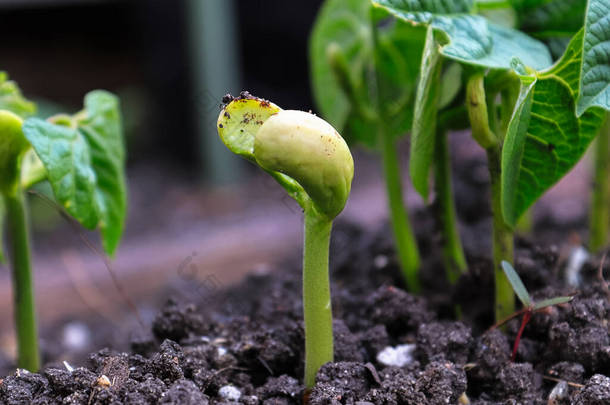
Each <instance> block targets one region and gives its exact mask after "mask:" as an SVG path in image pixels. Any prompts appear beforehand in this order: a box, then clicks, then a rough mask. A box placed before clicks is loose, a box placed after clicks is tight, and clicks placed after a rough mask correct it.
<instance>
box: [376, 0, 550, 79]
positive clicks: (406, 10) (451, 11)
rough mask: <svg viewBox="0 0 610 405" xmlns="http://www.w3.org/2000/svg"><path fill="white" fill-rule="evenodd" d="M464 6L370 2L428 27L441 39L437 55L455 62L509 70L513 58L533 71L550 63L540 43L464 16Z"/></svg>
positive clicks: (399, 0) (390, 0)
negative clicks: (442, 39) (532, 68)
mask: <svg viewBox="0 0 610 405" xmlns="http://www.w3.org/2000/svg"><path fill="white" fill-rule="evenodd" d="M468 3H469V2H439V1H432V0H431V1H416V0H415V1H408V2H405V1H402V0H373V4H374V5H375V6H376V7H381V8H383V9H385V10H387V11H389V12H390V13H392V14H393V15H394V16H396V17H397V18H399V19H402V20H404V21H409V22H410V23H412V24H416V25H430V26H432V27H433V28H434V29H435V31H437V32H438V33H439V35H443V36H444V37H445V42H446V43H445V44H443V46H442V47H441V50H440V52H441V54H442V55H444V56H445V57H447V58H450V59H453V60H456V61H458V62H461V63H465V64H469V65H475V66H480V67H484V68H493V69H510V61H511V60H512V58H513V57H517V58H519V59H521V60H522V61H523V62H524V63H525V64H526V65H528V66H532V67H534V68H536V69H543V68H545V67H547V66H549V65H550V64H551V63H552V61H551V57H550V54H549V51H548V49H547V48H546V46H545V45H544V44H543V43H541V42H540V41H537V40H535V39H533V38H531V37H529V36H528V35H526V34H524V33H522V32H520V31H517V30H514V29H510V28H505V27H501V26H499V25H496V24H493V23H490V22H488V21H487V20H486V19H485V18H483V17H481V16H478V15H472V14H467V13H468V12H470V11H471V10H470V8H469V9H466V8H465V6H466V5H467V4H468ZM440 4H445V6H442V7H441V6H440ZM439 10H441V11H440V12H438V11H439Z"/></svg>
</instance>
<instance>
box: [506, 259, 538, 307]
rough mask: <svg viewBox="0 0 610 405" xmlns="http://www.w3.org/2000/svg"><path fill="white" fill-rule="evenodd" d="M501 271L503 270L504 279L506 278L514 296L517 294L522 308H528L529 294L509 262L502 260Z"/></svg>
mask: <svg viewBox="0 0 610 405" xmlns="http://www.w3.org/2000/svg"><path fill="white" fill-rule="evenodd" d="M502 270H504V274H505V275H506V278H508V281H509V282H510V285H511V286H512V287H513V290H514V291H515V294H517V298H519V301H521V303H522V304H523V306H524V307H529V306H530V305H531V304H532V300H531V299H530V294H529V293H528V292H527V289H526V288H525V285H523V281H521V278H520V277H519V275H518V274H517V272H516V271H515V269H514V268H513V266H512V265H511V264H510V263H509V262H507V261H504V260H503V261H502Z"/></svg>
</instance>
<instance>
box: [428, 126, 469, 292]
mask: <svg viewBox="0 0 610 405" xmlns="http://www.w3.org/2000/svg"><path fill="white" fill-rule="evenodd" d="M435 158H436V162H435V165H436V166H435V170H434V176H435V178H434V186H435V187H436V194H437V199H438V200H437V201H438V202H437V208H438V217H439V218H440V221H441V226H442V232H443V234H442V235H443V262H444V264H445V271H446V272H447V278H448V279H449V282H451V284H455V282H456V281H457V279H458V277H459V276H460V275H461V274H462V273H465V272H466V270H467V269H468V266H467V264H466V258H465V256H464V249H463V248H462V241H461V239H460V233H459V231H458V227H457V215H456V213H455V204H454V201H453V190H452V189H453V187H452V185H451V164H450V157H449V145H448V142H447V132H446V131H445V130H443V129H442V128H439V129H437V131H436V142H435Z"/></svg>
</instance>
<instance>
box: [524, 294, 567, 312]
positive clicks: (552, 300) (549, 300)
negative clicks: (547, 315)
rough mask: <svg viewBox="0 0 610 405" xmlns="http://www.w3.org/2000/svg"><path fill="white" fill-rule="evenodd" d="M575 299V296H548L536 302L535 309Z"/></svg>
mask: <svg viewBox="0 0 610 405" xmlns="http://www.w3.org/2000/svg"><path fill="white" fill-rule="evenodd" d="M573 299H574V297H567V296H566V297H555V298H547V299H545V300H542V301H539V302H537V303H535V304H534V311H537V310H539V309H542V308H546V307H550V306H553V305H559V304H565V303H566V302H570V301H572V300H573Z"/></svg>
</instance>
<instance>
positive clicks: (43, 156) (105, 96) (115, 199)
mask: <svg viewBox="0 0 610 405" xmlns="http://www.w3.org/2000/svg"><path fill="white" fill-rule="evenodd" d="M23 132H24V134H25V136H26V137H27V138H28V140H29V141H30V143H31V144H32V147H33V148H34V150H35V151H36V154H37V155H38V157H39V158H40V160H41V161H42V163H43V165H44V167H45V169H46V171H47V174H48V179H49V182H50V183H51V187H52V188H53V193H54V195H55V198H56V199H57V201H58V202H59V203H61V204H62V205H63V207H64V208H65V209H66V211H67V212H68V213H69V214H70V215H72V216H73V217H74V218H75V219H76V220H78V221H79V222H80V223H81V224H82V225H83V226H84V227H86V228H89V229H95V228H99V229H100V232H101V234H102V243H103V246H104V250H105V251H106V252H107V253H108V254H111V255H112V254H113V253H114V251H115V250H116V247H117V246H118V243H119V241H120V238H121V235H122V233H123V227H124V221H125V215H126V208H127V191H126V185H125V174H124V165H125V152H124V145H123V134H122V125H121V116H120V110H119V102H118V99H117V98H116V97H115V96H114V95H112V94H110V93H108V92H106V91H101V90H98V91H93V92H91V93H89V94H87V96H86V97H85V109H84V110H83V111H82V112H80V113H78V114H76V115H74V116H72V117H64V118H63V119H62V120H61V121H58V123H52V122H48V121H43V120H41V119H38V118H29V119H27V120H26V121H25V123H24V125H23Z"/></svg>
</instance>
